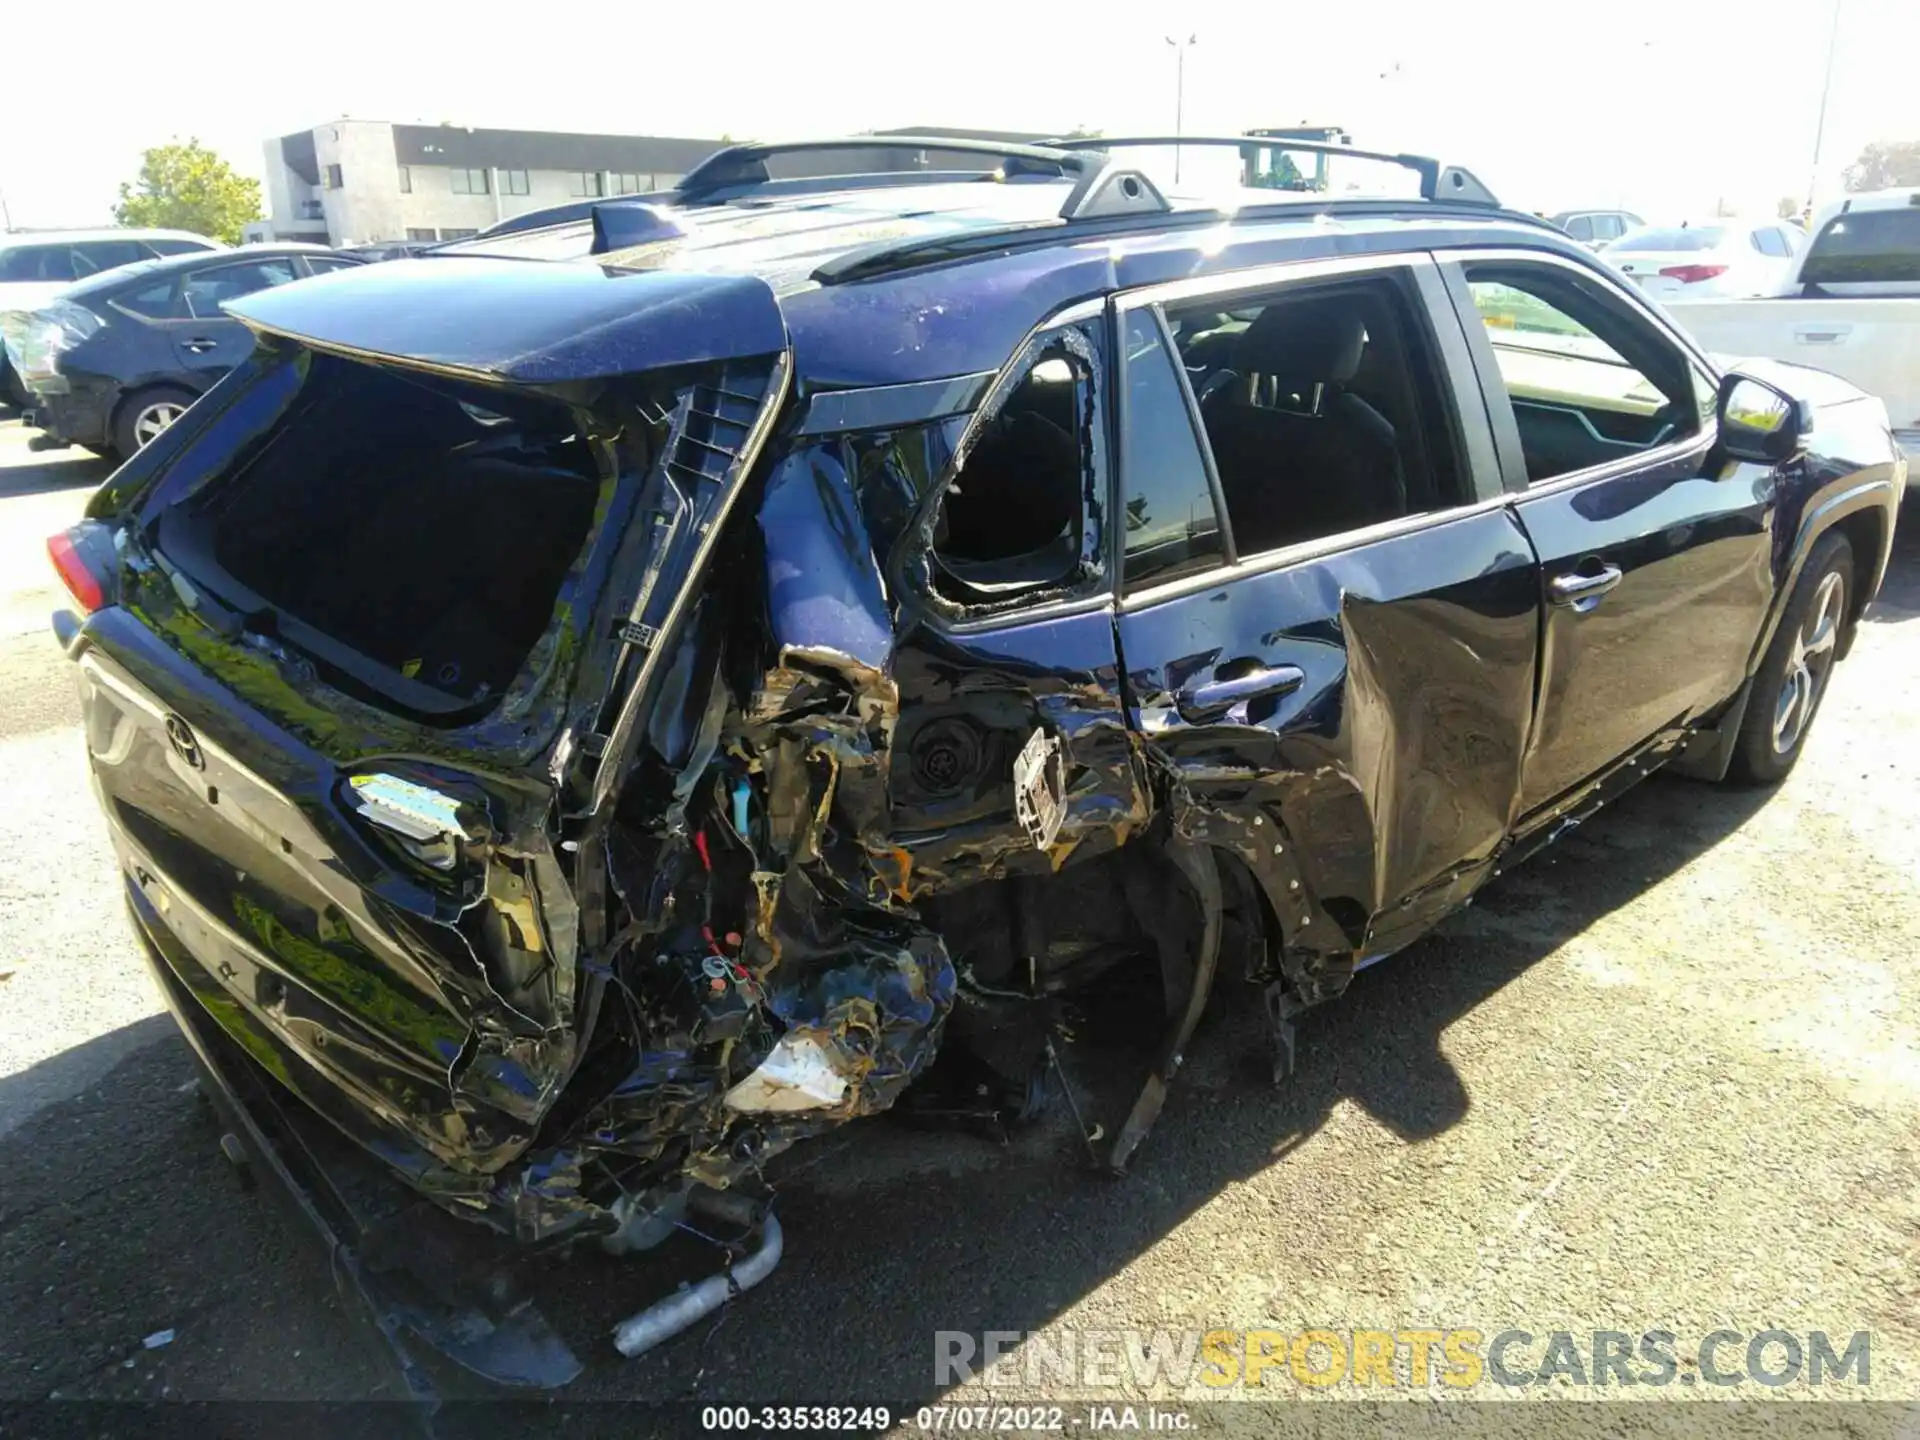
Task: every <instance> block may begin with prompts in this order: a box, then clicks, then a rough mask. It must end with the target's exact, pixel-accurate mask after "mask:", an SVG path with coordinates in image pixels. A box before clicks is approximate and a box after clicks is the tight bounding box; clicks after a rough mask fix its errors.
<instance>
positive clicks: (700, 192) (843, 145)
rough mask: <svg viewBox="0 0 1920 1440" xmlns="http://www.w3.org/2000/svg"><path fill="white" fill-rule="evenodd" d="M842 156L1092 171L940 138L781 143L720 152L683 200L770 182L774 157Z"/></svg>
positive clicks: (1012, 148)
mask: <svg viewBox="0 0 1920 1440" xmlns="http://www.w3.org/2000/svg"><path fill="white" fill-rule="evenodd" d="M840 150H855V151H859V150H865V151H873V150H904V151H922V150H934V151H939V152H941V153H944V154H960V155H984V156H991V157H992V158H994V159H996V160H1000V161H1011V162H1013V163H1012V164H1002V165H1000V166H998V167H996V168H997V169H999V170H1000V171H1002V172H1003V173H1005V174H1009V175H1015V174H1019V175H1053V176H1079V175H1082V174H1084V173H1085V172H1086V171H1087V170H1089V169H1098V168H1099V167H1098V166H1095V165H1092V164H1090V162H1089V160H1088V157H1086V156H1083V155H1077V154H1074V153H1071V152H1063V151H1062V150H1061V149H1060V148H1058V147H1054V148H1043V147H1041V146H1038V145H1011V144H1007V145H1003V144H1001V143H999V142H998V141H992V140H962V139H947V138H946V137H944V136H940V135H849V136H844V137H840V138H837V139H830V140H782V141H775V142H772V143H769V144H747V145H730V146H728V147H727V148H726V149H725V150H716V151H714V153H713V154H711V155H709V156H708V157H707V158H706V159H704V160H702V161H701V162H700V163H699V164H698V165H696V166H694V167H693V169H691V170H689V171H688V172H687V173H686V174H685V175H683V176H682V177H681V178H680V183H679V185H678V186H677V187H675V188H676V190H677V192H678V195H679V198H680V199H681V200H683V201H684V200H705V199H708V198H710V197H712V196H714V195H717V194H719V193H720V192H721V191H723V190H730V189H732V188H733V187H735V186H738V185H763V184H765V183H766V182H767V181H768V180H769V179H771V178H772V177H771V176H770V174H769V173H768V170H767V163H766V162H767V161H768V159H770V158H771V157H773V156H776V155H824V154H832V153H833V152H835V151H840Z"/></svg>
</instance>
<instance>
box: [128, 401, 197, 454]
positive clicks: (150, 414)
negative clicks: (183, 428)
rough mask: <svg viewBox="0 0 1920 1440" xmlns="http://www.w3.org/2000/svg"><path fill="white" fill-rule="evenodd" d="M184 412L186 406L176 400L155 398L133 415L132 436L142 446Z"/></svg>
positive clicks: (147, 443)
mask: <svg viewBox="0 0 1920 1440" xmlns="http://www.w3.org/2000/svg"><path fill="white" fill-rule="evenodd" d="M186 413H187V407H186V406H184V405H182V404H181V403H180V402H179V401H177V400H156V401H154V402H153V403H152V404H151V405H145V406H142V407H141V409H140V413H139V414H138V415H135V416H134V417H133V438H134V439H135V440H136V441H138V442H139V444H140V445H141V447H142V448H144V447H146V446H147V445H149V444H151V443H152V442H153V439H154V437H155V436H156V435H158V434H159V433H160V432H161V431H162V430H164V429H166V428H167V427H168V426H169V425H171V424H173V422H174V421H176V420H178V419H179V418H180V417H181V416H182V415H184V414H186Z"/></svg>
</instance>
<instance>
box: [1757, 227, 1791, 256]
mask: <svg viewBox="0 0 1920 1440" xmlns="http://www.w3.org/2000/svg"><path fill="white" fill-rule="evenodd" d="M1753 248H1754V249H1756V250H1758V251H1759V252H1760V253H1761V254H1762V255H1771V256H1772V257H1773V258H1774V259H1776V260H1784V259H1786V258H1787V257H1788V256H1789V255H1791V254H1793V250H1792V248H1791V247H1790V246H1788V244H1787V237H1786V236H1784V235H1782V234H1781V233H1780V232H1779V231H1778V230H1775V229H1773V228H1772V227H1771V226H1768V227H1766V228H1764V229H1760V230H1756V231H1754V232H1753Z"/></svg>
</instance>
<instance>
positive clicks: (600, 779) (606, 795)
mask: <svg viewBox="0 0 1920 1440" xmlns="http://www.w3.org/2000/svg"><path fill="white" fill-rule="evenodd" d="M792 376H793V361H792V357H791V355H789V354H788V353H786V352H784V351H783V352H782V353H781V354H779V355H778V356H776V357H775V359H774V362H773V374H772V376H771V378H770V379H769V381H768V383H767V390H766V395H765V398H764V399H763V400H762V401H761V402H760V411H759V413H758V414H757V415H755V416H754V419H753V426H752V428H751V429H750V430H749V431H748V432H747V438H746V441H745V442H744V443H743V444H742V445H741V447H740V453H739V454H738V455H737V456H736V457H735V458H734V461H733V463H732V464H731V465H730V466H728V467H727V471H726V474H725V475H724V476H723V477H722V479H721V486H722V493H721V497H720V504H719V507H718V509H717V510H716V512H715V514H714V516H713V519H712V521H711V522H710V523H709V524H708V526H707V532H706V534H705V535H703V536H701V538H700V545H699V548H698V549H697V550H696V551H695V552H694V557H693V562H692V564H691V565H690V566H689V567H688V574H687V579H686V582H685V583H684V584H683V585H682V586H681V587H680V590H679V593H678V594H676V595H675V596H674V598H673V603H672V606H671V607H670V608H669V609H668V611H667V617H666V620H665V622H664V623H663V624H661V625H660V626H659V627H658V633H657V635H655V636H652V637H650V639H651V643H650V644H649V646H648V648H647V650H646V652H645V654H644V655H643V657H642V658H641V661H640V669H639V672H638V673H637V674H636V675H635V676H634V678H633V681H632V684H631V685H630V686H629V688H628V690H627V696H626V699H625V701H624V702H623V703H622V704H621V707H620V713H619V718H618V719H617V720H615V722H614V725H613V729H612V731H611V733H610V735H609V737H608V741H607V748H606V755H605V758H604V759H603V761H602V763H601V765H600V767H599V769H598V770H597V771H596V772H595V774H594V777H593V789H592V793H591V796H590V798H589V800H588V802H587V806H586V813H587V815H588V816H597V815H600V814H601V813H602V812H603V811H604V810H605V809H606V807H607V802H608V801H610V800H611V799H612V798H613V797H614V795H615V793H616V792H617V791H618V789H619V787H620V782H621V780H622V779H624V778H625V771H626V761H627V759H628V758H629V756H630V753H631V751H632V749H633V744H634V740H635V732H636V729H637V727H638V726H639V724H640V720H641V718H642V716H643V715H644V714H645V713H646V711H647V708H648V702H649V701H650V700H651V698H652V695H653V690H654V687H655V685H656V684H657V682H658V680H659V678H660V674H661V667H662V665H663V663H664V657H666V656H668V655H671V654H673V653H674V652H675V651H676V650H677V648H678V642H679V638H680V633H681V631H682V629H683V628H684V626H685V624H686V619H687V612H688V610H689V609H690V608H691V607H692V604H693V602H694V600H695V598H696V597H697V595H698V593H699V591H700V589H701V586H700V583H699V582H700V577H701V576H702V575H703V574H704V573H705V571H706V568H707V561H708V560H709V559H711V558H712V555H713V547H714V546H715V545H716V544H718V543H719V540H720V536H721V534H722V533H723V532H724V531H725V530H726V528H727V519H728V517H729V516H730V515H731V514H732V512H733V506H734V502H735V501H736V500H737V499H738V498H739V494H740V488H741V481H742V479H743V478H744V477H745V476H746V475H747V474H749V473H750V472H751V471H752V469H753V466H754V464H755V463H756V462H757V461H758V460H759V458H760V452H761V450H762V449H763V448H765V446H766V443H767V436H768V434H770V433H771V432H772V429H773V422H774V418H775V417H776V416H778V415H779V413H780V410H781V407H782V406H783V405H784V404H785V403H786V398H787V386H788V384H789V382H790V381H791V379H792Z"/></svg>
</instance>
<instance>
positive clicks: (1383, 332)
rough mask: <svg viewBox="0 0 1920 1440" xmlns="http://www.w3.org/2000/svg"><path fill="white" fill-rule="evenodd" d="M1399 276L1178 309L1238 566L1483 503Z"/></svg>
mask: <svg viewBox="0 0 1920 1440" xmlns="http://www.w3.org/2000/svg"><path fill="white" fill-rule="evenodd" d="M1410 287H1411V280H1410V278H1409V277H1408V276H1407V275H1406V274H1405V273H1404V272H1403V271H1402V270H1399V269H1396V270H1394V271H1392V272H1390V273H1383V274H1379V275H1369V276H1366V277H1364V278H1360V279H1353V280H1340V281H1328V282H1325V283H1314V284H1302V283H1294V284H1289V285H1286V286H1282V287H1280V288H1278V289H1274V290H1266V291H1259V292H1255V293H1253V294H1252V295H1249V296H1246V297H1244V298H1239V299H1236V300H1234V301H1232V302H1230V303H1231V305H1232V308H1230V309H1228V310H1225V311H1222V310H1220V308H1219V306H1220V304H1221V302H1220V300H1219V299H1217V298H1213V299H1208V300H1206V301H1200V302H1192V303H1188V304H1184V305H1175V306H1169V307H1168V310H1167V321H1168V325H1169V327H1170V328H1171V329H1172V330H1174V332H1175V333H1177V334H1178V335H1179V336H1180V340H1179V346H1180V352H1181V359H1182V362H1183V366H1184V368H1185V370H1186V372H1187V378H1188V380H1189V382H1190V384H1191V386H1192V389H1193V392H1194V395H1195V397H1196V400H1197V402H1198V408H1199V411H1200V417H1201V422H1202V424H1203V426H1204V428H1205V430H1206V437H1207V446H1208V452H1209V454H1210V455H1211V457H1212V460H1213V466H1214V473H1215V475H1216V476H1217V477H1218V480H1219V486H1220V493H1221V496H1222V498H1223V499H1224V501H1225V503H1226V511H1227V521H1228V524H1229V526H1230V527H1231V533H1232V537H1233V545H1234V550H1235V552H1236V554H1237V555H1239V556H1240V557H1243V558H1244V557H1246V556H1250V555H1257V554H1261V553H1263V552H1267V551H1273V550H1280V549H1284V548H1286V547H1288V546H1291V545H1298V544H1305V543H1309V542H1313V541H1319V540H1325V539H1329V538H1331V537H1334V536H1339V535H1343V534H1345V533H1347V532H1350V531H1356V530H1362V529H1365V528H1367V527H1369V526H1372V525H1378V524H1383V523H1385V522H1388V521H1392V520H1398V519H1403V518H1405V517H1407V516H1410V515H1418V514H1425V513H1428V512H1432V511H1437V510H1442V509H1445V508H1447V507H1448V506H1450V505H1453V504H1456V503H1461V502H1464V501H1466V500H1469V499H1471V498H1472V495H1471V483H1470V480H1469V478H1468V477H1467V475H1466V473H1465V469H1464V467H1463V466H1462V465H1461V464H1460V463H1459V462H1458V458H1457V455H1456V452H1455V448H1454V444H1453V440H1454V436H1455V426H1454V423H1453V419H1452V416H1451V413H1450V412H1449V411H1448V410H1447V408H1446V404H1445V401H1444V399H1443V380H1444V376H1443V372H1442V369H1441V365H1440V362H1439V359H1438V357H1437V354H1436V351H1435V346H1434V342H1433V339H1432V336H1431V334H1430V333H1429V331H1428V330H1427V329H1426V327H1425V325H1424V324H1423V323H1422V322H1421V320H1420V319H1419V318H1418V317H1419V315H1420V313H1421V311H1420V308H1419V305H1420V302H1419V301H1418V299H1417V297H1416V296H1415V295H1414V294H1412V293H1410Z"/></svg>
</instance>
